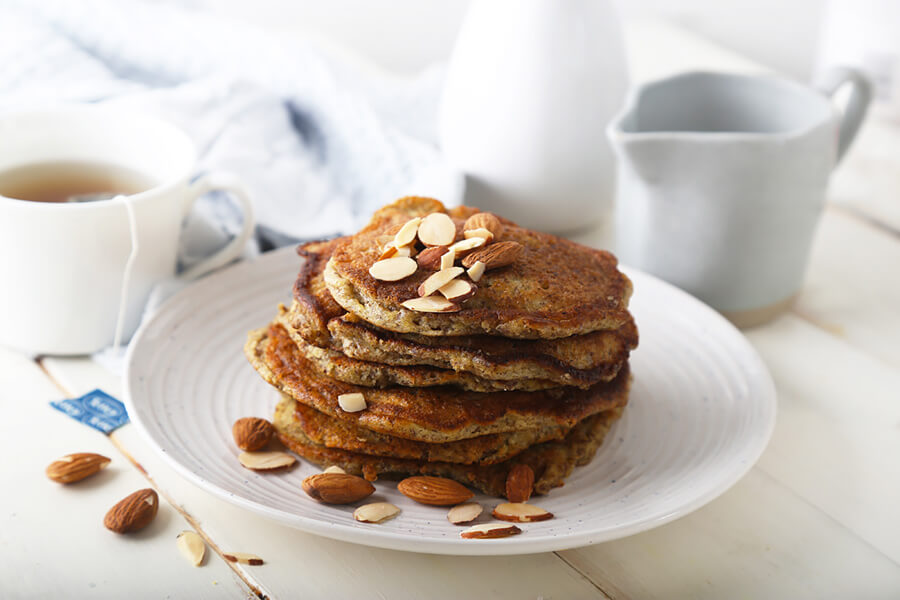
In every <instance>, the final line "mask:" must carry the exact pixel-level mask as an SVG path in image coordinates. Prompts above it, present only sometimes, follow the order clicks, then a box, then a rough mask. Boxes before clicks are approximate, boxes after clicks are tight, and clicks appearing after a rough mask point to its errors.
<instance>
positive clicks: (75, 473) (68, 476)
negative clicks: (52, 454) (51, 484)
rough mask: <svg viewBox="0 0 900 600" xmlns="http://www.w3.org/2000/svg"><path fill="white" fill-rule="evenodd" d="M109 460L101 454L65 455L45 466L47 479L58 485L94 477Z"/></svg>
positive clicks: (81, 453)
mask: <svg viewBox="0 0 900 600" xmlns="http://www.w3.org/2000/svg"><path fill="white" fill-rule="evenodd" d="M109 463H110V459H108V458H107V457H105V456H103V455H102V454H94V453H92V452H77V453H75V454H67V455H65V456H63V457H62V458H59V459H57V460H55V461H53V462H52V463H50V464H49V465H48V466H47V470H46V473H47V477H49V478H50V479H52V480H53V481H57V482H59V483H75V482H76V481H81V480H82V479H86V478H87V477H90V476H91V475H96V474H97V473H99V472H100V471H102V470H103V469H105V468H106V467H107V466H109Z"/></svg>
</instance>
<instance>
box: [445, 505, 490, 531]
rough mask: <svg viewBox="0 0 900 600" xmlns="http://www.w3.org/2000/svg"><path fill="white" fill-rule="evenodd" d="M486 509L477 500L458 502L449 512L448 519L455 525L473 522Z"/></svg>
mask: <svg viewBox="0 0 900 600" xmlns="http://www.w3.org/2000/svg"><path fill="white" fill-rule="evenodd" d="M483 510H484V509H483V508H482V507H481V505H480V504H478V503H477V502H466V503H464V504H457V505H456V506H454V507H453V508H451V509H450V511H449V512H448V513H447V520H448V521H450V522H451V523H453V524H454V525H462V524H463V523H471V522H472V521H474V520H475V519H477V518H478V516H479V515H480V514H481V513H482V511H483Z"/></svg>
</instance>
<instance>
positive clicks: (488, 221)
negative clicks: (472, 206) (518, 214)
mask: <svg viewBox="0 0 900 600" xmlns="http://www.w3.org/2000/svg"><path fill="white" fill-rule="evenodd" d="M476 229H487V230H488V231H490V232H491V235H492V236H493V239H494V241H497V240H499V239H500V236H501V235H502V234H503V223H501V222H500V219H498V218H497V217H496V216H495V215H493V214H491V213H488V212H482V213H475V214H474V215H472V216H471V217H469V218H468V219H466V223H465V225H463V231H474V230H476ZM467 237H468V236H467Z"/></svg>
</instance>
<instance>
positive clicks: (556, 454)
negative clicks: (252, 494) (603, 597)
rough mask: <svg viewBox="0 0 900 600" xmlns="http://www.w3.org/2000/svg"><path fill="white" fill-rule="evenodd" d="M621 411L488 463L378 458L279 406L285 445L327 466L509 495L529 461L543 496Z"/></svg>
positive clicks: (585, 456)
mask: <svg viewBox="0 0 900 600" xmlns="http://www.w3.org/2000/svg"><path fill="white" fill-rule="evenodd" d="M621 413H622V409H621V408H615V409H612V410H607V411H603V412H601V413H598V414H595V415H593V416H591V417H588V418H586V419H584V420H583V421H581V422H580V423H578V424H577V425H576V426H575V427H574V428H572V430H571V431H570V433H569V434H568V435H567V436H566V437H565V439H563V440H560V441H554V442H544V443H542V444H536V445H534V446H531V447H530V448H528V449H527V450H525V451H524V452H522V453H520V454H518V455H516V456H515V457H513V458H512V459H510V460H507V461H504V462H501V463H497V464H493V465H483V466H480V465H462V464H454V463H447V462H428V461H422V460H411V459H403V458H390V457H385V456H374V455H370V454H363V453H359V452H351V451H347V450H340V449H337V448H328V447H326V446H324V445H321V444H316V443H315V442H313V441H312V440H311V439H310V438H309V437H307V436H306V435H304V433H303V432H302V430H299V429H298V428H296V427H291V424H292V422H293V418H294V416H293V403H292V402H291V401H290V400H283V401H282V402H280V403H279V404H278V407H277V408H276V409H275V420H274V424H275V428H276V430H277V431H278V437H279V439H280V440H281V442H282V443H283V444H284V445H285V446H287V447H288V448H289V449H290V450H292V451H293V452H296V453H297V454H299V455H300V456H302V457H303V458H305V459H307V460H309V461H310V462H313V463H315V464H317V465H319V466H322V467H326V466H331V465H337V466H339V467H341V468H342V469H344V470H345V471H346V472H348V473H351V474H354V475H362V476H364V477H365V478H366V479H369V480H370V481H374V480H375V479H377V478H378V477H379V476H384V477H388V478H399V477H403V476H407V475H435V476H438V477H449V478H451V479H455V480H456V481H459V482H461V483H464V484H466V485H470V486H472V487H475V488H477V489H479V490H481V491H483V492H485V493H486V494H490V495H492V496H504V495H505V494H506V476H507V475H508V473H509V470H510V469H511V468H512V467H513V466H514V465H516V464H526V465H528V466H530V467H531V469H532V470H533V471H534V474H535V481H534V492H535V493H537V494H546V493H547V492H549V491H550V490H551V489H553V488H555V487H559V486H561V485H562V484H563V481H564V480H565V478H566V477H568V476H569V474H570V473H571V472H572V470H573V469H574V468H575V466H576V465H577V466H581V465H586V464H587V463H589V462H590V461H591V459H592V458H593V457H594V454H595V453H596V452H597V448H599V447H600V444H602V443H603V438H604V436H605V435H606V432H607V431H608V430H609V428H610V426H611V425H612V424H613V423H614V422H615V421H616V420H617V419H618V418H619V417H620V416H621Z"/></svg>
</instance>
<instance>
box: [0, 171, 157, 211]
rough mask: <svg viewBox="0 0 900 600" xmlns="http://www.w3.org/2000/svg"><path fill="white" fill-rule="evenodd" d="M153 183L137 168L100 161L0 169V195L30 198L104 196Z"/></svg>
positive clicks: (67, 199)
mask: <svg viewBox="0 0 900 600" xmlns="http://www.w3.org/2000/svg"><path fill="white" fill-rule="evenodd" d="M155 184H156V182H155V181H154V180H153V179H152V178H150V177H148V176H147V175H145V174H143V173H141V172H139V171H135V170H133V169H129V168H127V167H122V166H119V165H115V164H112V163H101V162H86V161H54V162H41V163H33V164H30V165H24V166H21V167H14V168H12V169H7V170H4V171H0V196H6V197H7V198H16V199H18V200H29V201H31V202H92V201H95V200H108V199H110V198H114V197H116V196H118V195H123V196H128V195H130V194H136V193H138V192H143V191H145V190H149V189H150V188H152V187H154V185H155Z"/></svg>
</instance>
